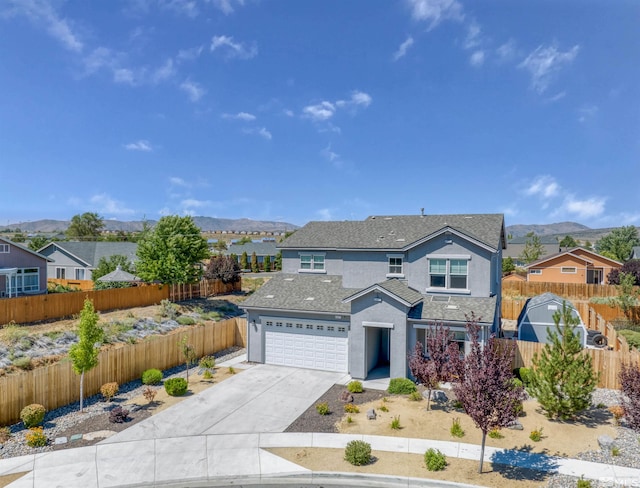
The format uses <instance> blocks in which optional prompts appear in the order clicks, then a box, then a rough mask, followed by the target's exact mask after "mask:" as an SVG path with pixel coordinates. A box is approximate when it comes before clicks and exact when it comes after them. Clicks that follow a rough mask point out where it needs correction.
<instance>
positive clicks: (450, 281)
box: [429, 257, 469, 290]
mask: <svg viewBox="0 0 640 488" xmlns="http://www.w3.org/2000/svg"><path fill="white" fill-rule="evenodd" d="M468 275H469V259H468V258H450V259H449V258H440V257H438V258H429V287H430V288H442V289H445V290H468V285H469V280H468Z"/></svg>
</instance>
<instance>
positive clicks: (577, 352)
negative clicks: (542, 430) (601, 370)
mask: <svg viewBox="0 0 640 488" xmlns="http://www.w3.org/2000/svg"><path fill="white" fill-rule="evenodd" d="M553 322H554V323H555V330H551V329H547V337H548V340H549V341H550V342H549V343H548V344H545V345H544V348H543V349H542V352H541V354H540V355H538V354H537V353H536V354H534V355H533V360H532V363H533V370H532V372H531V382H530V384H529V387H528V391H529V393H530V394H531V395H533V396H535V397H536V398H537V399H538V402H539V403H540V406H541V407H542V409H543V410H544V411H545V413H546V415H547V417H549V418H560V419H563V420H566V419H570V418H575V417H576V415H577V414H579V413H580V412H582V411H583V410H585V409H586V408H588V407H589V405H591V394H592V393H593V390H595V388H596V385H597V384H598V375H597V374H596V373H595V372H594V371H593V364H592V363H593V361H592V359H591V356H589V355H588V354H584V353H583V351H582V344H581V343H580V336H579V335H578V334H576V333H575V332H574V330H573V329H574V327H575V326H576V325H578V324H579V323H580V319H579V318H578V317H574V316H573V314H572V309H571V308H570V307H568V306H567V304H566V302H563V303H562V311H560V310H558V311H556V312H555V313H554V314H553ZM560 324H562V326H561V325H560Z"/></svg>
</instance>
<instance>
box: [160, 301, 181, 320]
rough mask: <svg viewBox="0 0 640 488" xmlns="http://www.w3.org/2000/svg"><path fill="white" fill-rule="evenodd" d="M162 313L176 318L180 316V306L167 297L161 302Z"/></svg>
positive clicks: (173, 318)
mask: <svg viewBox="0 0 640 488" xmlns="http://www.w3.org/2000/svg"><path fill="white" fill-rule="evenodd" d="M160 315H162V316H163V317H167V318H169V319H172V320H175V319H176V318H177V317H178V306H177V305H176V304H175V303H171V301H170V300H168V299H166V298H165V299H164V300H162V301H161V302H160Z"/></svg>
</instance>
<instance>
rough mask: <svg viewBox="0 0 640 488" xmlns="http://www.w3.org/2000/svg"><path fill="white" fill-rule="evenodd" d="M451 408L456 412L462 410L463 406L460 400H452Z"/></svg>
mask: <svg viewBox="0 0 640 488" xmlns="http://www.w3.org/2000/svg"><path fill="white" fill-rule="evenodd" d="M451 406H452V407H453V408H455V409H456V410H464V405H463V404H462V402H461V401H460V400H454V401H453V402H451Z"/></svg>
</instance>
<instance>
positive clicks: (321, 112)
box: [302, 101, 336, 121]
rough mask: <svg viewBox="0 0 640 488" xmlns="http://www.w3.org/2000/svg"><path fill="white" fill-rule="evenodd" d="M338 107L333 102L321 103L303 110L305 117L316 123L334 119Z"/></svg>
mask: <svg viewBox="0 0 640 488" xmlns="http://www.w3.org/2000/svg"><path fill="white" fill-rule="evenodd" d="M335 112H336V107H335V106H334V105H333V103H331V102H326V101H324V102H320V103H318V104H316V105H307V106H306V107H304V108H303V109H302V113H303V115H304V116H306V117H308V118H310V119H311V120H314V121H324V120H328V119H330V118H331V117H333V114H335Z"/></svg>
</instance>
